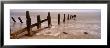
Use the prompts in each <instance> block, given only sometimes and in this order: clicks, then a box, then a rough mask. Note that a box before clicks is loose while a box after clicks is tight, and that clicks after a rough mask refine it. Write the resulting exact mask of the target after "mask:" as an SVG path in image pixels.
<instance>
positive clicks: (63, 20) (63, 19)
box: [63, 14, 65, 23]
mask: <svg viewBox="0 0 110 48" xmlns="http://www.w3.org/2000/svg"><path fill="white" fill-rule="evenodd" d="M63 22H64V23H65V14H64V19H63Z"/></svg>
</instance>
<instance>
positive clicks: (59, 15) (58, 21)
mask: <svg viewBox="0 0 110 48" xmlns="http://www.w3.org/2000/svg"><path fill="white" fill-rule="evenodd" d="M58 25H60V14H58Z"/></svg>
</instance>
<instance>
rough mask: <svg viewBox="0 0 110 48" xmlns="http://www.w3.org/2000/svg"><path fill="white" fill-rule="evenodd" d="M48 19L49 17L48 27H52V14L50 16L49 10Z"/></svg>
mask: <svg viewBox="0 0 110 48" xmlns="http://www.w3.org/2000/svg"><path fill="white" fill-rule="evenodd" d="M47 19H48V27H49V28H50V27H51V25H52V24H51V16H50V12H48V16H47Z"/></svg>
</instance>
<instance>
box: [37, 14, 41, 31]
mask: <svg viewBox="0 0 110 48" xmlns="http://www.w3.org/2000/svg"><path fill="white" fill-rule="evenodd" d="M40 22H41V19H40V15H37V23H38V26H37V29H39V28H41V23H40Z"/></svg>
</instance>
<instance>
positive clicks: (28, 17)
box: [11, 11, 76, 38]
mask: <svg viewBox="0 0 110 48" xmlns="http://www.w3.org/2000/svg"><path fill="white" fill-rule="evenodd" d="M11 18H12V20H13V21H14V22H16V21H15V19H14V18H13V17H11ZM72 18H74V20H75V18H76V15H69V14H68V17H67V20H70V19H72ZM18 19H19V21H20V22H21V23H23V22H22V20H21V18H20V17H18ZM65 19H66V17H65V14H64V19H63V22H64V23H65ZM45 21H48V27H49V28H50V27H51V26H52V23H51V16H50V12H48V16H47V18H46V19H44V20H41V19H40V15H37V23H35V24H32V25H31V18H30V14H29V11H26V25H27V27H25V28H23V29H21V30H18V31H16V32H13V33H11V35H12V38H18V37H17V35H18V34H20V33H22V32H24V31H27V32H28V33H27V35H28V36H32V35H33V34H32V28H33V27H35V26H37V29H40V28H41V23H43V22H45ZM58 25H60V14H58Z"/></svg>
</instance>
